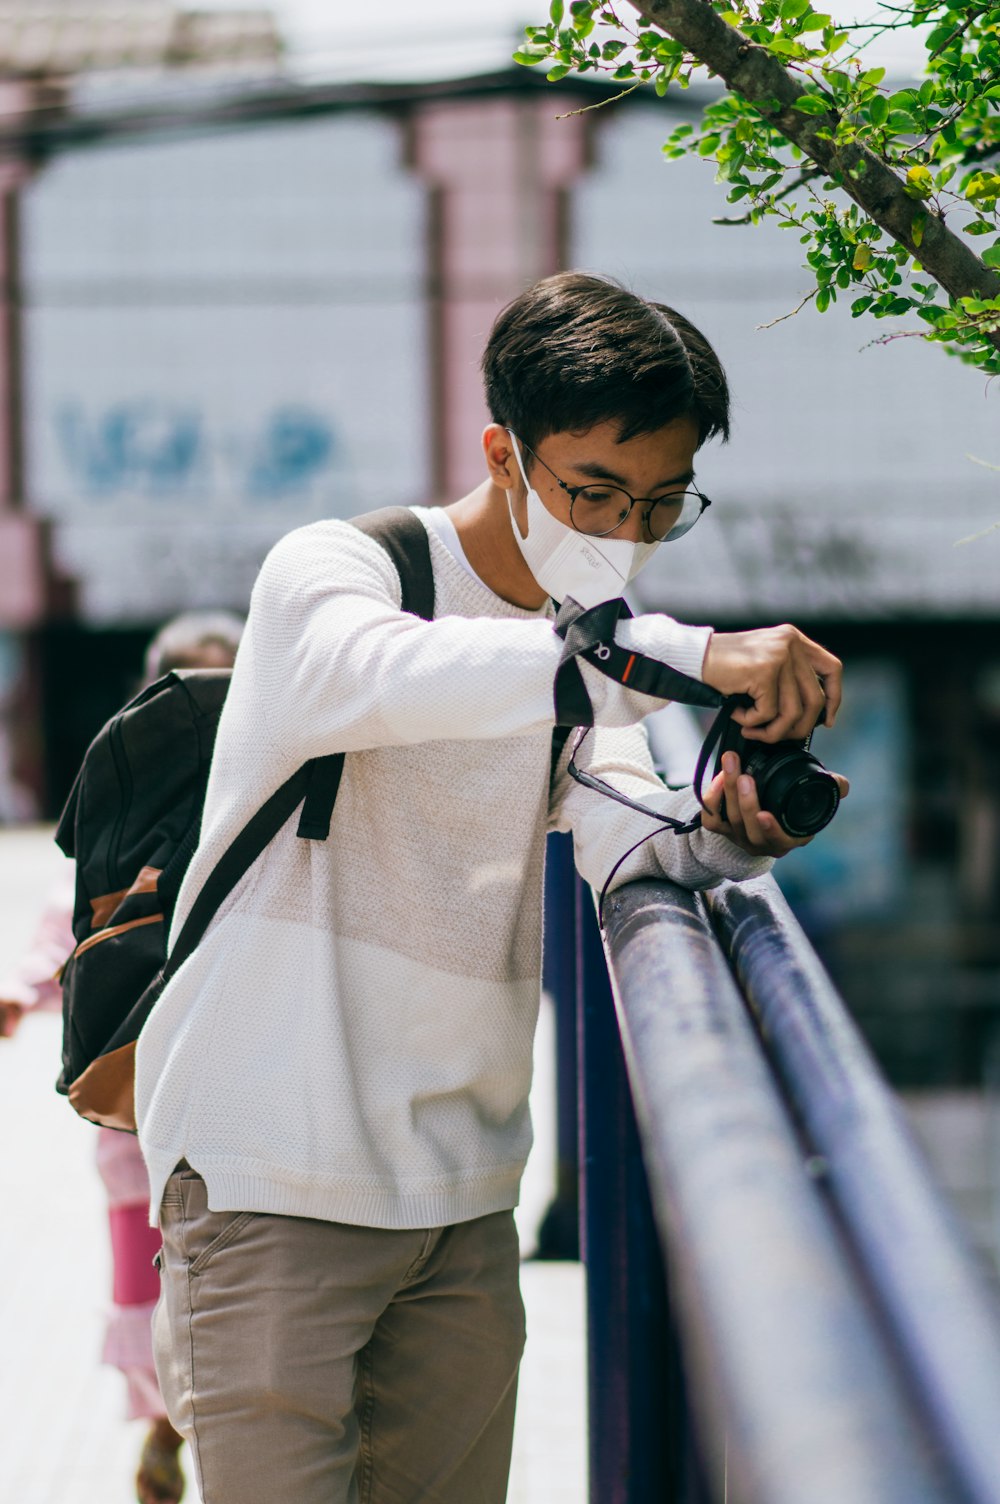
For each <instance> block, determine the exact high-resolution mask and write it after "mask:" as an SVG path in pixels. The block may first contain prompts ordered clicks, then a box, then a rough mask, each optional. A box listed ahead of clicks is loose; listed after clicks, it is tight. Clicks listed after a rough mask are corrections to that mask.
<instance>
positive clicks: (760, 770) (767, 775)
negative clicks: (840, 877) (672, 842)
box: [715, 720, 840, 838]
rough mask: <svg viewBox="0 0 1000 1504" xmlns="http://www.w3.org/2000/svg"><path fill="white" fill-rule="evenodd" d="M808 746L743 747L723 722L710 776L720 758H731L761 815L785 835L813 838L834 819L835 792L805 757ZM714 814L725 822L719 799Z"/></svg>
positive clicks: (732, 726)
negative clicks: (751, 786)
mask: <svg viewBox="0 0 1000 1504" xmlns="http://www.w3.org/2000/svg"><path fill="white" fill-rule="evenodd" d="M811 741H812V736H811V734H810V735H809V736H807V737H806V738H805V740H804V741H788V742H772V743H767V742H751V741H747V740H746V738H745V737H744V736H743V735H742V733H741V731H740V728H739V726H738V725H737V724H736V722H735V721H732V720H728V721H727V722H726V724H725V726H724V728H723V731H722V739H721V741H720V742H719V755H718V758H717V760H716V764H715V771H716V773H720V772H721V771H722V754H723V752H735V753H736V754H737V756H738V757H739V760H740V771H741V772H743V773H749V774H750V776H751V778H753V780H754V782H755V783H756V785H757V797H758V799H759V800H760V807H761V809H762V810H767V812H768V813H769V814H771V815H773V816H774V818H775V819H776V820H777V822H778V824H779V825H780V826H781V828H782V830H783V831H784V832H785V834H786V835H790V836H795V837H797V838H803V837H806V836H814V835H815V834H816V832H817V831H818V830H822V829H823V827H824V825H829V823H830V821H831V820H832V819H833V817H834V815H835V814H836V813H837V806H838V804H839V803H840V788H839V786H838V784H837V780H836V779H835V778H834V776H833V774H832V773H828V772H827V770H826V768H824V766H823V764H822V763H821V762H820V760H819V758H818V757H816V756H815V755H814V754H813V753H812V752H810V750H809V743H810V742H811ZM720 813H721V814H722V818H723V819H724V820H725V819H726V818H727V817H726V801H725V799H723V801H722V807H721V811H720Z"/></svg>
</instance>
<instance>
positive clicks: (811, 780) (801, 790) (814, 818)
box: [775, 771, 840, 836]
mask: <svg viewBox="0 0 1000 1504" xmlns="http://www.w3.org/2000/svg"><path fill="white" fill-rule="evenodd" d="M839 803H840V790H839V789H838V787H837V785H836V783H835V782H834V781H833V779H832V778H831V777H830V775H829V773H819V772H812V771H810V772H808V773H806V774H805V775H804V776H803V778H802V779H800V781H799V782H798V783H797V784H795V786H794V787H793V788H791V789H790V790H789V791H788V792H787V793H786V794H785V797H784V800H783V802H782V806H781V809H780V811H776V812H775V813H776V815H777V819H778V821H779V823H780V824H781V825H782V827H783V828H784V829H785V830H786V831H787V832H788V834H789V835H790V836H812V835H815V834H816V832H817V831H818V830H822V829H823V827H824V825H829V823H830V821H831V820H832V819H833V817H834V815H835V814H836V813H837V805H838V804H839Z"/></svg>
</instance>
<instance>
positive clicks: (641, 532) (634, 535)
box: [613, 502, 649, 543]
mask: <svg viewBox="0 0 1000 1504" xmlns="http://www.w3.org/2000/svg"><path fill="white" fill-rule="evenodd" d="M648 510H649V509H648V507H644V506H641V505H640V504H639V503H638V502H636V503H634V505H633V506H632V509H631V511H630V512H629V514H628V516H627V517H626V518H625V521H624V522H621V523H619V525H618V527H616V528H615V531H614V534H613V536H614V537H615V538H620V539H622V541H623V542H625V543H648V542H649V533H648V532H647V530H646V513H647V511H648Z"/></svg>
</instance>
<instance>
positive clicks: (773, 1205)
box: [550, 878, 1000, 1504]
mask: <svg viewBox="0 0 1000 1504" xmlns="http://www.w3.org/2000/svg"><path fill="white" fill-rule="evenodd" d="M605 922H606V930H605V935H604V937H603V946H602V939H601V936H600V934H599V932H598V930H597V925H596V920H595V918H594V914H593V902H592V896H591V894H590V892H589V890H587V889H585V888H584V887H583V885H582V884H581V883H579V882H577V883H576V898H575V934H576V956H575V965H574V966H573V971H574V973H575V975H574V977H572V978H568V977H567V975H566V970H565V967H564V968H563V971H562V973H561V976H560V985H561V986H562V987H563V989H564V991H565V989H566V988H567V987H572V989H573V990H574V991H575V994H576V1005H577V1018H578V1048H579V1085H578V1099H579V1122H580V1145H579V1148H580V1154H579V1158H580V1194H581V1232H582V1244H583V1256H584V1260H585V1263H586V1265H587V1287H588V1321H589V1354H590V1357H589V1370H590V1371H589V1409H590V1424H589V1446H590V1479H591V1482H590V1496H591V1500H592V1501H594V1504H598V1501H599V1504H654V1501H655V1504H715V1501H726V1504H1000V1309H998V1304H997V1301H996V1299H995V1297H994V1292H993V1290H992V1288H991V1286H990V1284H989V1281H988V1280H987V1278H986V1276H985V1273H984V1271H983V1270H982V1269H981V1268H980V1266H979V1264H978V1262H977V1260H976V1258H975V1257H974V1255H973V1254H972V1253H971V1252H970V1251H969V1249H968V1247H967V1245H966V1240H965V1236H964V1234H963V1232H962V1230H961V1229H960V1228H959V1227H958V1226H957V1224H956V1222H955V1219H954V1217H953V1215H952V1213H951V1212H950V1210H949V1208H948V1207H947V1206H946V1204H945V1203H944V1201H943V1200H942V1198H941V1197H940V1195H939V1193H938V1192H937V1190H936V1188H935V1186H934V1184H933V1182H932V1180H931V1178H930V1176H929V1173H928V1171H927V1168H926V1165H925V1163H924V1160H923V1158H922V1155H921V1153H920V1151H919V1149H918V1148H917V1147H916V1145H915V1142H914V1140H913V1138H912V1136H911V1134H910V1131H909V1129H908V1127H907V1125H906V1123H905V1120H904V1118H903V1116H902V1113H901V1110H900V1109H899V1107H898V1106H897V1104H896V1102H895V1100H894V1098H893V1096H892V1093H891V1092H890V1090H889V1088H888V1087H887V1085H886V1084H885V1082H884V1081H883V1079H882V1077H881V1075H880V1074H879V1071H878V1069H877V1067H876V1066H875V1064H874V1062H873V1061H872V1059H871V1056H870V1054H869V1052H868V1049H867V1047H866V1046H865V1044H864V1043H863V1041H862V1040H861V1038H860V1036H859V1034H858V1032H857V1029H856V1027H855V1026H854V1024H853V1022H852V1020H851V1019H850V1017H849V1015H848V1013H847V1010H846V1008H845V1006H844V1004H843V1003H842V1001H841V999H840V998H839V997H838V995H837V993H836V991H835V989H834V988H833V986H832V984H831V982H830V981H829V979H828V977H827V976H826V974H825V972H824V971H823V968H822V966H821V965H820V963H819V961H818V959H817V958H816V956H815V954H814V953H813V951H812V949H811V947H810V946H809V943H808V941H807V940H806V938H805V936H804V935H803V933H802V931H801V929H800V928H799V926H798V924H797V923H796V921H795V919H794V917H793V916H792V914H791V913H790V911H789V909H788V906H787V904H786V903H785V901H784V899H783V897H782V896H781V894H780V892H779V890H778V888H777V885H776V884H775V883H774V881H773V880H772V879H771V878H762V879H758V880H756V881H754V882H750V883H746V884H741V885H737V884H730V883H724V884H723V885H722V886H721V887H719V888H717V889H714V890H712V891H711V892H709V893H707V894H704V895H702V894H695V893H690V892H687V891H685V890H682V889H679V888H676V887H674V886H673V885H672V884H669V883H635V884H630V885H628V886H627V887H624V888H621V889H619V890H618V891H617V892H615V893H614V894H613V895H612V896H611V898H610V899H609V900H608V903H607V904H606V908H605ZM550 925H551V921H550ZM558 938H559V937H558V936H557V939H558ZM561 950H562V953H563V955H564V957H565V955H566V954H567V945H566V938H565V935H563V936H562V937H561ZM609 973H610V975H609ZM550 986H551V983H550ZM612 989H613V992H612Z"/></svg>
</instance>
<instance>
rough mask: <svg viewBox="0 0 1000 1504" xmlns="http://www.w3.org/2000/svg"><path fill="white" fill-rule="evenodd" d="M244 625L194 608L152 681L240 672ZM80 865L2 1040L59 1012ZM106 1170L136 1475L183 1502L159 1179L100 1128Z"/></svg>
mask: <svg viewBox="0 0 1000 1504" xmlns="http://www.w3.org/2000/svg"><path fill="white" fill-rule="evenodd" d="M242 630H243V622H242V620H241V618H240V617H238V616H235V615H232V614H231V613H229V612H225V611H192V612H188V613H185V614H184V615H182V616H177V617H174V618H173V620H171V621H169V622H167V623H166V625H165V626H163V627H162V628H161V629H160V631H159V632H157V634H156V636H155V637H154V638H153V640H152V642H151V643H150V644H149V647H148V648H147V650H146V657H145V664H144V676H143V686H145V685H147V684H152V682H153V681H154V680H155V679H159V678H160V677H161V676H162V675H163V674H165V673H168V672H169V671H170V670H171V669H179V668H230V667H231V666H232V664H233V662H234V660H235V657H236V649H237V646H238V644H239V640H240V635H241V633H242ZM73 889H74V879H73V869H72V866H71V864H69V863H67V869H66V871H65V872H64V873H63V874H62V875H61V876H60V878H59V879H58V881H57V882H56V883H55V885H54V886H53V888H52V890H51V891H50V893H49V895H48V897H47V900H46V903H45V907H44V909H43V911H42V914H41V916H40V919H39V922H38V927H37V929H36V931H35V933H34V935H33V937H32V939H31V941H30V943H29V945H28V947H27V949H26V951H25V952H24V954H23V956H22V957H21V960H20V962H19V963H18V965H17V967H16V968H15V970H14V971H13V973H12V974H11V975H9V976H7V977H4V978H0V1038H7V1039H9V1038H11V1037H12V1036H13V1035H14V1033H15V1032H16V1030H17V1027H18V1025H19V1023H20V1021H21V1019H22V1017H23V1015H24V1013H25V1012H26V1011H27V1010H28V1009H34V1008H41V1009H45V1010H51V1011H58V1010H59V1008H60V1006H61V994H60V988H59V982H58V975H57V974H58V972H59V969H60V967H61V966H62V964H63V962H64V961H65V960H66V957H67V956H68V955H69V954H70V952H71V951H72V950H73V948H74V946H75V944H76V940H75V938H74V935H73ZM97 1168H98V1170H99V1172H100V1175H101V1179H102V1180H103V1182H104V1188H105V1191H106V1192H107V1197H108V1220H109V1224H110V1233H111V1254H112V1265H113V1294H112V1302H113V1303H112V1307H111V1311H110V1313H109V1316H108V1322H107V1327H106V1331H105V1339H104V1347H103V1351H102V1354H101V1357H102V1361H103V1362H105V1363H110V1364H111V1365H112V1366H113V1367H115V1368H118V1369H120V1370H121V1372H122V1373H123V1374H124V1376H125V1383H126V1386H127V1410H126V1414H127V1418H128V1419H129V1420H139V1419H146V1420H148V1421H149V1422H150V1425H149V1430H148V1432H147V1434H146V1437H145V1440H144V1442H143V1445H142V1451H141V1453H140V1457H139V1467H138V1472H137V1474H136V1497H137V1499H138V1500H139V1504H176V1501H178V1500H180V1498H181V1497H182V1495H183V1493H184V1482H185V1480H184V1474H183V1471H182V1469H181V1465H180V1459H179V1455H178V1454H179V1451H180V1448H181V1445H182V1437H181V1436H180V1435H179V1434H178V1432H177V1431H175V1430H174V1428H173V1426H172V1425H171V1424H170V1421H169V1420H168V1419H167V1413H166V1408H165V1406H164V1403H163V1399H162V1397H161V1395H160V1387H159V1384H158V1383H157V1378H156V1370H155V1368H154V1365H153V1347H152V1333H151V1329H150V1321H151V1317H152V1312H153V1307H154V1305H155V1304H156V1300H157V1297H158V1296H159V1293H160V1288H159V1278H158V1276H157V1273H156V1270H155V1268H154V1267H153V1259H154V1257H155V1255H156V1253H157V1252H158V1250H159V1247H160V1242H161V1239H160V1234H159V1232H158V1231H156V1230H155V1229H153V1228H151V1227H150V1226H149V1219H148V1216H147V1208H148V1205H149V1181H148V1179H147V1176H146V1167H145V1164H144V1163H143V1158H142V1154H141V1152H140V1150H139V1143H138V1140H137V1139H136V1138H135V1137H134V1136H133V1135H132V1134H130V1133H119V1132H117V1131H115V1130H114V1129H111V1128H99V1129H98V1134H97Z"/></svg>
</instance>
